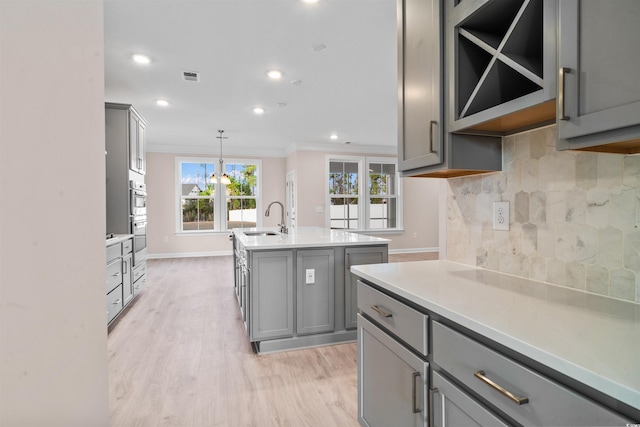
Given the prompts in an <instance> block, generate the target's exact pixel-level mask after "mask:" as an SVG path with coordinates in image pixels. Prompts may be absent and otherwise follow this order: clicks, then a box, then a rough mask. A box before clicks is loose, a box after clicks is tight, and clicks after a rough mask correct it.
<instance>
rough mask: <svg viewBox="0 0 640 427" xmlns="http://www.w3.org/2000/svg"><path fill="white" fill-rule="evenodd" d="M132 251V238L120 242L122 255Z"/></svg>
mask: <svg viewBox="0 0 640 427" xmlns="http://www.w3.org/2000/svg"><path fill="white" fill-rule="evenodd" d="M131 251H133V240H131V239H129V240H125V241H124V242H122V255H126V254H130V253H131Z"/></svg>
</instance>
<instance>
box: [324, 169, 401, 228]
mask: <svg viewBox="0 0 640 427" xmlns="http://www.w3.org/2000/svg"><path fill="white" fill-rule="evenodd" d="M327 160H328V197H329V203H328V206H329V213H328V222H329V227H331V228H335V229H348V230H396V229H401V228H402V224H401V214H400V213H401V203H400V202H399V197H400V195H399V192H400V180H399V176H398V172H397V167H396V161H395V159H392V158H370V157H351V156H335V157H328V159H327ZM365 167H366V169H365ZM365 170H366V171H367V173H363V171H365Z"/></svg>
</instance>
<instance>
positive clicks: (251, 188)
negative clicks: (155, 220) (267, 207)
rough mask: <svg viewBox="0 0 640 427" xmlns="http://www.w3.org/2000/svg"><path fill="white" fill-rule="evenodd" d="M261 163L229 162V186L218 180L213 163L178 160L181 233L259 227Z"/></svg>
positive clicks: (226, 168) (254, 161) (225, 165)
mask: <svg viewBox="0 0 640 427" xmlns="http://www.w3.org/2000/svg"><path fill="white" fill-rule="evenodd" d="M260 163H261V162H260V161H259V160H251V161H243V160H227V161H225V162H223V165H222V167H223V169H224V172H225V173H226V174H227V175H228V176H229V179H230V181H231V183H230V184H228V185H224V184H222V183H221V182H220V179H219V177H218V175H217V174H218V170H217V169H219V168H220V163H219V162H218V161H216V160H214V159H176V171H177V174H176V175H177V182H178V183H177V192H178V194H179V196H178V199H179V203H178V206H179V214H178V220H177V221H176V223H177V230H178V232H203V231H205V232H212V231H225V230H230V229H232V228H245V227H256V226H258V214H257V212H258V210H259V208H260V199H259V184H260V175H259V173H260V166H261V164H260Z"/></svg>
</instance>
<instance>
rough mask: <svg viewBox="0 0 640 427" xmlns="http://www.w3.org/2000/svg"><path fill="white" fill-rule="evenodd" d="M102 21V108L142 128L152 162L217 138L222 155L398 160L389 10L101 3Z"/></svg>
mask: <svg viewBox="0 0 640 427" xmlns="http://www.w3.org/2000/svg"><path fill="white" fill-rule="evenodd" d="M104 16H105V24H104V25H105V97H106V101H108V102H121V103H130V104H133V105H134V106H135V107H136V109H137V110H138V111H139V112H140V113H141V114H142V115H143V116H144V118H145V119H146V120H147V122H148V131H147V146H148V150H150V151H162V152H183V153H203V154H206V153H218V151H219V142H218V140H217V139H216V136H217V135H218V132H217V130H218V129H222V130H224V131H225V136H227V137H228V139H227V140H225V142H224V153H225V154H237V155H248V154H253V155H263V156H271V155H273V156H282V155H286V154H289V153H291V152H292V151H293V150H295V149H329V150H334V151H336V150H337V151H342V150H344V151H356V150H357V151H364V150H366V151H371V152H376V153H395V151H396V149H395V147H396V141H397V97H396V95H397V79H396V76H397V70H396V67H397V66H396V2H395V0H320V1H319V2H318V3H316V4H307V3H303V2H302V1H300V0H198V1H196V0H105V2H104ZM315 44H324V45H326V49H324V50H322V51H315V50H314V49H312V46H313V45H315ZM133 53H143V54H146V55H148V56H150V57H151V59H152V62H151V63H150V64H148V65H140V64H136V63H134V62H133V61H132V60H131V54H133ZM271 68H277V69H280V70H282V71H283V72H284V73H285V76H284V77H283V78H282V79H281V80H280V81H272V80H270V79H269V78H268V77H267V76H266V72H267V70H268V69H271ZM183 71H197V72H199V73H200V75H201V81H200V82H198V83H195V82H186V81H184V80H183V78H182V73H183ZM292 80H302V83H301V84H299V85H294V84H291V81H292ZM159 98H163V99H167V100H168V101H169V102H170V103H171V104H170V106H169V107H164V108H163V107H159V106H157V105H156V104H155V101H156V99H159ZM278 103H286V106H278ZM255 106H262V107H263V108H264V109H265V113H264V114H263V115H261V116H257V115H255V114H254V113H253V108H254V107H255ZM331 133H336V134H337V135H339V138H338V139H337V140H335V141H332V140H330V139H329V135H330V134H331ZM346 141H349V142H351V144H345V142H346Z"/></svg>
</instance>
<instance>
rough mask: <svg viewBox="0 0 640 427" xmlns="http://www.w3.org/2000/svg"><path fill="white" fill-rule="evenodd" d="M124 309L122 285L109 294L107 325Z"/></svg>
mask: <svg viewBox="0 0 640 427" xmlns="http://www.w3.org/2000/svg"><path fill="white" fill-rule="evenodd" d="M122 307H124V304H123V301H122V285H120V286H118V287H117V288H115V289H114V290H112V291H111V292H109V293H108V294H107V323H109V322H111V321H112V320H113V318H114V317H116V316H117V315H118V313H120V311H121V310H122Z"/></svg>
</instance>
